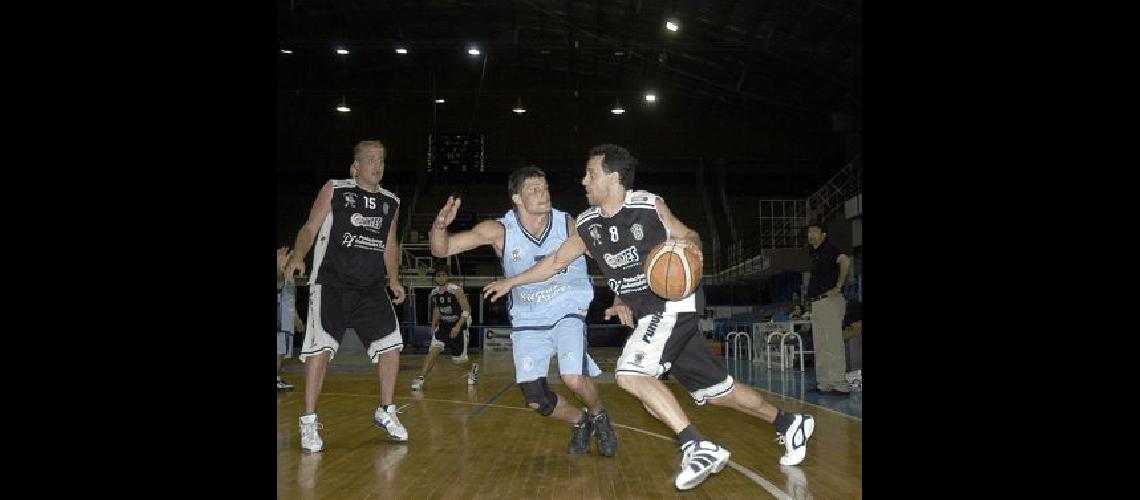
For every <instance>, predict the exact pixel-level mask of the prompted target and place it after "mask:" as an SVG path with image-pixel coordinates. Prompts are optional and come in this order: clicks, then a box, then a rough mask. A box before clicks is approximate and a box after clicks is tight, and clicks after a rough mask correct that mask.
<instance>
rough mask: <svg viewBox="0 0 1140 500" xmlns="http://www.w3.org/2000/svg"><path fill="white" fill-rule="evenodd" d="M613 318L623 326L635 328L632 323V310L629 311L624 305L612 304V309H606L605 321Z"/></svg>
mask: <svg viewBox="0 0 1140 500" xmlns="http://www.w3.org/2000/svg"><path fill="white" fill-rule="evenodd" d="M613 316H617V317H618V320H620V321H621V324H623V325H625V326H628V327H630V328H633V327H635V326H636V325H634V323H633V309H630V308H629V306H627V305H625V304H614V305H613V306H612V307H610V308H608V309H606V317H605V319H610V318H611V317H613Z"/></svg>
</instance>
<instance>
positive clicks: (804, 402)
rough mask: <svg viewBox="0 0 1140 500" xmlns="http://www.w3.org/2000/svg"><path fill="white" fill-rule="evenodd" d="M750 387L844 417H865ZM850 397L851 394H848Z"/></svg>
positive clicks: (853, 418)
mask: <svg viewBox="0 0 1140 500" xmlns="http://www.w3.org/2000/svg"><path fill="white" fill-rule="evenodd" d="M749 387H752V388H753V389H756V390H757V391H763V392H766V393H768V394H773V395H776V396H780V397H781V398H784V399H794V400H796V401H799V402H800V403H803V404H805V405H808V406H814V407H816V408H819V409H821V410H825V411H828V412H831V413H834V414H836V415H840V416H844V417H847V418H850V419H852V420H857V421H859V422H862V421H863V419H861V418H859V417H856V416H855V415H850V414H847V413H843V412H841V411H839V410H833V409H831V408H828V407H826V406H820V405H817V404H815V403H812V402H810V401H807V400H805V399H800V398H797V397H795V396H789V395H787V394H780V393H778V392H775V391H769V390H768V389H761V388H759V387H756V386H754V385H752V386H749ZM848 397H850V396H848Z"/></svg>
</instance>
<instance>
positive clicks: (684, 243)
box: [668, 239, 705, 262]
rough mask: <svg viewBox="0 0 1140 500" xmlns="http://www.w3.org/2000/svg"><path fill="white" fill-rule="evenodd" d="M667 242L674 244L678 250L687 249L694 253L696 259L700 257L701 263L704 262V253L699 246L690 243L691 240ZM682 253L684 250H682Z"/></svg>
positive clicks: (692, 242) (693, 242)
mask: <svg viewBox="0 0 1140 500" xmlns="http://www.w3.org/2000/svg"><path fill="white" fill-rule="evenodd" d="M668 241H669V242H672V243H674V244H676V245H677V248H680V249H684V248H688V249H690V250H692V251H694V252H696V254H697V257H700V259H701V262H704V261H705V253H704V252H702V251H701V246H700V245H698V244H697V242H695V241H691V240H685V239H675V240H668ZM682 251H684V250H682Z"/></svg>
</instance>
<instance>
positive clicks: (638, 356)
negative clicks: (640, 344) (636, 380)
mask: <svg viewBox="0 0 1140 500" xmlns="http://www.w3.org/2000/svg"><path fill="white" fill-rule="evenodd" d="M643 360H645V353H644V352H641V351H637V352H635V353H633V366H636V367H638V368H642V366H641V362H642V361H643Z"/></svg>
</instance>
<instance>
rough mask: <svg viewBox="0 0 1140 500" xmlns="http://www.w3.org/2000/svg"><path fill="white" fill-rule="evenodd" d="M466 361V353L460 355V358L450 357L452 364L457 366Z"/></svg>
mask: <svg viewBox="0 0 1140 500" xmlns="http://www.w3.org/2000/svg"><path fill="white" fill-rule="evenodd" d="M466 361H467V353H463V355H461V356H452V357H451V362H452V363H456V364H458V363H464V362H466Z"/></svg>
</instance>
